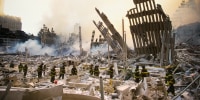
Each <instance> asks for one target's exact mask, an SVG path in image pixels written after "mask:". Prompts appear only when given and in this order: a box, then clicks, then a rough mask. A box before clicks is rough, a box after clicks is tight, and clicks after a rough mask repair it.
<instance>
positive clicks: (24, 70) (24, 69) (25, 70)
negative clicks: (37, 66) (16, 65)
mask: <svg viewBox="0 0 200 100" xmlns="http://www.w3.org/2000/svg"><path fill="white" fill-rule="evenodd" d="M27 71H28V66H27V64H25V66H24V67H23V72H24V77H26V74H27Z"/></svg>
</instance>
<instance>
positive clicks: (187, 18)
mask: <svg viewBox="0 0 200 100" xmlns="http://www.w3.org/2000/svg"><path fill="white" fill-rule="evenodd" d="M194 22H200V1H199V0H189V1H186V2H185V3H182V5H180V6H179V8H178V9H177V10H176V12H175V13H174V16H173V17H172V23H173V26H174V27H175V28H177V27H179V26H182V25H186V24H190V23H194Z"/></svg>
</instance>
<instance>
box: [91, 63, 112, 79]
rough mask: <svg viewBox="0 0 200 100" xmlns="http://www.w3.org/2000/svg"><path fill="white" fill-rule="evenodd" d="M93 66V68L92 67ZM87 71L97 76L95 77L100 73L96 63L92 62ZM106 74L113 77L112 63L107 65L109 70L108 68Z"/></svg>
mask: <svg viewBox="0 0 200 100" xmlns="http://www.w3.org/2000/svg"><path fill="white" fill-rule="evenodd" d="M93 67H94V68H93ZM89 72H90V75H91V76H93V75H94V76H97V77H99V73H100V71H99V66H98V65H95V66H94V65H93V64H91V65H90V70H89ZM108 74H109V76H110V78H111V79H112V78H113V75H114V70H113V65H112V64H110V65H109V70H108Z"/></svg>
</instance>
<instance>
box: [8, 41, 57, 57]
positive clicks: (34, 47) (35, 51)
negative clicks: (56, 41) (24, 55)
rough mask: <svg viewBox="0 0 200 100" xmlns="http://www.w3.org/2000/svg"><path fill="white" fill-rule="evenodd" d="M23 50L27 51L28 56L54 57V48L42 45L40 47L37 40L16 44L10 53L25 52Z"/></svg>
mask: <svg viewBox="0 0 200 100" xmlns="http://www.w3.org/2000/svg"><path fill="white" fill-rule="evenodd" d="M25 48H27V49H28V52H29V54H30V55H44V54H48V55H55V49H54V48H52V47H47V46H45V47H42V45H40V44H39V43H38V41H37V40H31V39H29V40H28V41H26V42H25V43H19V44H17V45H16V46H15V47H14V49H12V51H19V52H25ZM10 52H11V50H10Z"/></svg>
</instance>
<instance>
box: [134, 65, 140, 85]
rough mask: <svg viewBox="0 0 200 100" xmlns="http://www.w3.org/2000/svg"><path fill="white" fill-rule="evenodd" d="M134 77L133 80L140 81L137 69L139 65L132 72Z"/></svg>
mask: <svg viewBox="0 0 200 100" xmlns="http://www.w3.org/2000/svg"><path fill="white" fill-rule="evenodd" d="M134 78H135V82H136V83H139V82H140V71H139V66H138V65H137V66H136V69H135V72H134Z"/></svg>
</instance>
